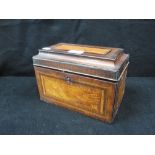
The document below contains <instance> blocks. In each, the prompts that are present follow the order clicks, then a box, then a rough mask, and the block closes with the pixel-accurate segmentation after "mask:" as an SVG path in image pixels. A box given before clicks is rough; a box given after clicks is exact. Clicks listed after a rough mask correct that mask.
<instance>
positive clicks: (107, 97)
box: [35, 67, 115, 120]
mask: <svg viewBox="0 0 155 155" xmlns="http://www.w3.org/2000/svg"><path fill="white" fill-rule="evenodd" d="M35 72H36V77H37V81H38V85H39V91H40V95H41V98H42V99H43V100H45V101H47V102H49V103H55V104H57V105H61V106H63V107H66V108H69V109H72V110H75V111H79V112H81V113H84V114H86V115H89V116H92V117H95V118H99V119H102V120H107V119H111V117H112V116H111V114H112V104H113V101H114V91H115V90H114V85H115V84H114V83H111V82H106V81H104V80H98V79H93V78H89V77H84V76H80V75H74V74H70V73H65V72H61V71H56V70H51V69H45V68H40V67H35Z"/></svg>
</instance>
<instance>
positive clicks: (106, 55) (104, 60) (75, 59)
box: [33, 43, 129, 81]
mask: <svg viewBox="0 0 155 155" xmlns="http://www.w3.org/2000/svg"><path fill="white" fill-rule="evenodd" d="M128 58H129V55H128V54H124V52H123V49H120V48H112V47H99V46H90V45H78V44H67V43H59V44H56V45H53V46H49V47H44V48H42V49H40V50H39V54H38V55H36V56H34V57H33V64H34V65H35V66H41V67H47V68H53V69H57V70H62V71H67V72H72V73H77V74H82V75H88V76H92V77H98V78H102V79H108V80H112V81H118V80H119V78H120V76H121V73H122V72H123V70H124V69H125V67H127V65H128Z"/></svg>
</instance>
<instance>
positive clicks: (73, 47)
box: [54, 44, 111, 54]
mask: <svg viewBox="0 0 155 155" xmlns="http://www.w3.org/2000/svg"><path fill="white" fill-rule="evenodd" d="M54 49H57V50H64V51H69V50H77V51H84V52H86V53H94V54H107V53H108V52H110V51H111V49H110V48H96V47H90V46H77V45H66V44H60V45H55V46H54Z"/></svg>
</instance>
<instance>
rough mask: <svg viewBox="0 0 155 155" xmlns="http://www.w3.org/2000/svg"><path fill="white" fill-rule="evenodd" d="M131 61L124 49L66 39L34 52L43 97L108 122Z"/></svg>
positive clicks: (117, 104) (120, 97) (34, 61)
mask: <svg viewBox="0 0 155 155" xmlns="http://www.w3.org/2000/svg"><path fill="white" fill-rule="evenodd" d="M128 64H129V55H128V54H125V53H124V52H123V49H120V48H112V47H100V46H90V45H78V44H67V43H59V44H56V45H52V46H49V47H45V48H42V49H40V50H39V54H38V55H36V56H33V65H34V69H35V75H36V79H37V84H38V89H39V93H40V98H41V100H43V101H45V102H48V103H52V104H56V105H59V106H63V107H65V108H68V109H70V110H74V111H77V112H80V113H82V114H85V115H87V116H90V117H93V118H96V119H100V120H102V121H105V122H109V123H110V122H112V121H113V119H114V117H115V115H116V113H117V111H118V108H119V106H120V103H121V101H122V97H123V94H124V89H125V79H126V74H127V67H128Z"/></svg>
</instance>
